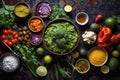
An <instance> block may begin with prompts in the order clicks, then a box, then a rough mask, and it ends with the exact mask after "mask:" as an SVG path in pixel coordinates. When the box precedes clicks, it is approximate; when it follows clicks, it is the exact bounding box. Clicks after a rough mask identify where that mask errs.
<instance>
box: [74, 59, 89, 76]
mask: <svg viewBox="0 0 120 80" xmlns="http://www.w3.org/2000/svg"><path fill="white" fill-rule="evenodd" d="M75 68H76V70H77V71H78V72H79V73H81V74H85V73H87V72H88V71H89V70H90V63H89V61H88V60H87V59H84V58H81V59H78V60H77V61H76V63H75Z"/></svg>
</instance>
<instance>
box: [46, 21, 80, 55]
mask: <svg viewBox="0 0 120 80" xmlns="http://www.w3.org/2000/svg"><path fill="white" fill-rule="evenodd" d="M44 39H45V42H46V45H47V46H48V47H49V48H50V49H51V50H52V51H54V52H59V53H61V54H63V53H65V52H67V51H69V50H71V49H72V48H73V47H74V45H75V44H76V42H77V39H78V34H77V31H76V30H75V28H74V26H73V25H72V24H70V23H68V22H58V23H52V24H50V25H49V26H48V28H47V29H46V31H45V38H44Z"/></svg>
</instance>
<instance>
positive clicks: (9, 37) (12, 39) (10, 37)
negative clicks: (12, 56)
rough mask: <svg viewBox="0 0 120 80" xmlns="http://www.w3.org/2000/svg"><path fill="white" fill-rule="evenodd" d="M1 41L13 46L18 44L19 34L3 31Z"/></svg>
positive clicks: (12, 31)
mask: <svg viewBox="0 0 120 80" xmlns="http://www.w3.org/2000/svg"><path fill="white" fill-rule="evenodd" d="M1 39H2V40H3V41H4V42H5V43H6V44H7V45H8V46H10V47H11V46H13V45H14V44H15V43H17V42H18V33H17V32H16V31H14V30H10V29H8V30H6V29H5V30H3V32H2V35H1Z"/></svg>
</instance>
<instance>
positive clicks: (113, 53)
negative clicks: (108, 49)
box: [112, 50, 120, 57]
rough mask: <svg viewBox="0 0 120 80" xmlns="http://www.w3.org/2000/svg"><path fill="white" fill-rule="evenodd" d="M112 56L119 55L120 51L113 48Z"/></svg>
mask: <svg viewBox="0 0 120 80" xmlns="http://www.w3.org/2000/svg"><path fill="white" fill-rule="evenodd" d="M112 56H114V57H119V56H120V52H119V51H118V50H113V51H112Z"/></svg>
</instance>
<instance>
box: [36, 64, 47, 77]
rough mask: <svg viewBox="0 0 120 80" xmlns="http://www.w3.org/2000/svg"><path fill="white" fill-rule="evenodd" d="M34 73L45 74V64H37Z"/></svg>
mask: <svg viewBox="0 0 120 80" xmlns="http://www.w3.org/2000/svg"><path fill="white" fill-rule="evenodd" d="M36 74H37V75H39V76H46V75H47V69H46V67H45V66H39V67H38V68H37V69H36Z"/></svg>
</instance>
